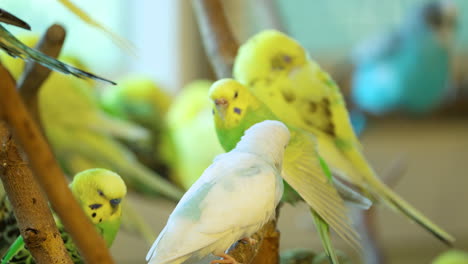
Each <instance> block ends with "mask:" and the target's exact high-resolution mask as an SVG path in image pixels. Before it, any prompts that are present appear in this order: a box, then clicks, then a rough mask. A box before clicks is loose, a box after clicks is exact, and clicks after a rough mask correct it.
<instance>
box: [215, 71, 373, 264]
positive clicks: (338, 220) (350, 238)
mask: <svg viewBox="0 0 468 264" xmlns="http://www.w3.org/2000/svg"><path fill="white" fill-rule="evenodd" d="M209 96H210V99H211V100H212V101H213V112H214V121H215V126H216V132H217V134H218V138H219V141H220V143H221V145H222V146H223V147H224V149H225V150H226V151H230V150H231V149H232V148H233V147H234V146H235V144H236V143H237V142H238V141H239V140H240V137H241V135H242V134H243V133H244V131H245V130H246V129H248V128H249V127H251V126H252V125H254V124H256V123H258V122H261V121H264V120H280V119H278V118H277V117H276V116H275V115H274V114H273V113H272V112H271V110H270V109H269V108H268V107H267V106H266V105H265V104H263V103H262V102H261V101H259V100H258V99H257V98H255V96H254V95H253V94H251V93H250V91H249V90H248V89H247V87H245V86H244V85H242V84H241V83H239V82H237V81H235V80H232V79H223V80H219V81H217V82H216V83H214V84H213V85H212V86H211V89H210V92H209ZM280 121H283V120H280ZM287 125H288V127H289V130H290V132H291V140H290V142H289V145H288V147H287V148H286V152H285V157H284V162H283V172H282V175H283V178H284V180H285V182H286V183H287V184H285V192H284V195H283V197H282V200H283V201H285V202H289V203H295V202H297V201H300V200H301V199H304V201H306V202H307V204H308V205H309V206H310V207H311V211H312V215H313V220H314V222H315V224H316V227H317V231H318V233H319V235H320V238H321V239H322V243H323V245H324V248H325V250H326V251H327V253H328V255H329V256H330V257H331V259H332V261H333V263H338V259H337V256H336V254H335V253H334V249H333V247H332V245H331V240H330V230H329V226H331V227H332V228H333V229H334V230H335V231H336V232H337V233H338V235H340V236H341V237H342V238H343V239H344V240H345V241H347V242H349V243H350V245H351V246H354V247H355V248H356V249H358V248H359V242H358V240H359V239H358V235H357V234H356V232H355V231H354V229H353V227H352V226H351V223H350V221H349V218H348V216H347V209H346V207H345V206H344V201H343V199H342V197H340V195H339V193H338V192H337V190H336V188H338V189H339V190H340V194H341V193H344V194H345V195H346V196H347V198H348V197H352V198H353V199H354V200H355V201H358V204H359V203H363V204H365V206H364V207H366V209H367V208H368V207H369V206H370V201H368V200H367V199H361V198H362V197H361V196H359V195H358V194H357V193H355V192H352V191H350V190H349V189H347V188H345V187H344V186H343V185H336V184H335V185H334V184H333V183H334V182H333V180H332V178H331V173H330V171H329V170H328V167H327V165H326V163H325V162H324V161H323V160H322V159H321V158H320V156H319V155H318V153H317V146H316V145H317V142H316V140H315V138H314V137H313V135H311V134H310V133H308V132H306V131H304V130H301V129H296V128H294V127H292V126H291V125H290V124H287ZM289 186H290V187H289ZM291 187H292V188H291ZM296 192H297V193H296ZM356 198H357V199H356ZM366 202H367V203H366Z"/></svg>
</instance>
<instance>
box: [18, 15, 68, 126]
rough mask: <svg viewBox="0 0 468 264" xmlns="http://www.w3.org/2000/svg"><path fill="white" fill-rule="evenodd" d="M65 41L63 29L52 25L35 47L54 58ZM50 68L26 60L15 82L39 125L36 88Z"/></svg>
mask: <svg viewBox="0 0 468 264" xmlns="http://www.w3.org/2000/svg"><path fill="white" fill-rule="evenodd" d="M64 41H65V29H64V28H63V27H62V26H60V25H56V24H54V25H52V26H50V27H49V28H48V29H47V32H46V33H45V34H44V35H43V36H42V38H41V40H40V41H39V43H38V44H37V45H36V47H35V48H36V49H37V50H39V51H41V52H42V53H44V54H46V55H48V56H50V57H53V58H56V57H58V55H59V54H60V51H61V50H62V45H63V42H64ZM50 71H51V70H50V69H49V68H47V67H44V66H42V65H40V64H39V63H35V62H33V61H28V62H27V63H26V66H25V68H24V71H23V74H22V75H21V77H20V78H19V81H18V83H17V87H18V91H19V93H20V95H21V98H22V99H23V101H24V103H25V105H26V106H28V109H29V112H30V113H31V115H32V117H33V118H34V120H35V121H36V124H39V125H41V122H40V118H39V109H38V106H39V103H38V102H39V100H38V98H37V97H38V90H39V87H41V85H42V84H43V83H44V81H45V80H46V79H47V77H48V76H49V74H50Z"/></svg>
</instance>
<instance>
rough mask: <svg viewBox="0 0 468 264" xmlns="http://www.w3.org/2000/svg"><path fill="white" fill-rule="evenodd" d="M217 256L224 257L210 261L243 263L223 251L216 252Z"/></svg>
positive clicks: (233, 263) (227, 263) (228, 263)
mask: <svg viewBox="0 0 468 264" xmlns="http://www.w3.org/2000/svg"><path fill="white" fill-rule="evenodd" d="M215 256H218V257H220V258H222V259H216V260H212V261H211V262H210V264H241V263H239V262H237V260H236V259H234V258H233V257H231V256H229V255H228V254H225V253H222V254H219V255H218V254H216V255H215Z"/></svg>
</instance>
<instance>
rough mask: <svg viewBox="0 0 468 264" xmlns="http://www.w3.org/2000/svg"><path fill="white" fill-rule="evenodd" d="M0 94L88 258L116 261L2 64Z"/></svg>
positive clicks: (17, 133)
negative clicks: (74, 192) (82, 207)
mask: <svg viewBox="0 0 468 264" xmlns="http://www.w3.org/2000/svg"><path fill="white" fill-rule="evenodd" d="M0 98H2V103H1V104H0V108H2V111H3V114H4V118H5V120H6V121H7V123H8V124H9V125H10V126H11V128H12V131H13V135H14V136H15V139H16V140H17V141H18V143H19V144H20V145H21V146H22V148H23V150H24V151H25V153H26V155H27V156H28V159H29V161H30V165H31V168H32V170H33V172H34V175H35V176H36V179H37V181H38V182H39V184H40V186H41V187H42V189H43V190H44V191H45V193H46V195H47V197H48V198H49V201H50V203H51V205H52V208H53V209H54V211H55V212H56V213H57V215H58V216H59V218H60V219H61V221H62V223H63V224H64V226H65V228H66V230H67V231H68V232H69V233H70V235H71V237H72V239H73V241H74V243H75V244H76V246H77V247H78V249H79V251H80V253H81V255H82V257H83V259H84V260H85V262H87V263H100V264H110V263H114V262H113V260H112V258H111V256H110V254H109V251H108V250H107V247H106V244H105V242H104V240H103V239H102V238H101V237H100V236H99V234H98V233H97V231H96V229H95V227H94V226H93V225H92V224H91V222H90V221H89V220H88V219H87V217H86V215H85V214H84V212H83V210H82V209H81V207H80V205H79V204H78V202H77V201H76V200H75V198H74V197H73V195H72V193H71V191H70V189H69V188H68V183H67V181H66V178H65V176H64V175H63V173H62V171H61V169H60V167H59V165H58V164H57V161H56V160H55V158H54V156H53V154H52V151H51V149H50V147H49V145H48V144H47V142H46V141H45V139H44V137H43V136H42V134H41V132H40V130H39V128H38V127H37V125H36V124H35V123H34V121H33V120H32V118H31V117H30V115H29V114H28V112H27V110H26V107H25V106H24V103H23V102H22V100H21V98H20V97H19V95H18V93H17V92H16V89H15V86H14V82H13V79H12V77H11V76H10V75H9V73H8V72H7V71H6V69H5V68H4V67H3V66H2V67H0Z"/></svg>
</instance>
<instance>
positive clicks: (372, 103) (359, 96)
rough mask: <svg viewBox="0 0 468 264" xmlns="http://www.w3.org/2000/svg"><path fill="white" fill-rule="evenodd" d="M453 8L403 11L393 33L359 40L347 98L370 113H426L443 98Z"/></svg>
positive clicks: (444, 3) (441, 4) (432, 5)
mask: <svg viewBox="0 0 468 264" xmlns="http://www.w3.org/2000/svg"><path fill="white" fill-rule="evenodd" d="M456 18H457V8H456V6H455V4H454V3H453V2H452V1H450V0H441V1H430V2H427V3H424V4H423V5H422V6H418V7H417V8H416V7H415V8H414V9H412V10H410V12H408V14H407V17H406V18H405V20H404V21H403V23H402V24H401V25H400V26H399V27H398V28H397V29H395V30H393V31H392V32H388V33H385V34H383V35H381V36H378V37H377V38H375V39H371V40H370V41H367V42H364V43H363V44H361V45H360V46H358V47H357V49H356V51H355V54H354V61H355V62H354V63H355V72H354V75H353V82H352V100H353V102H354V104H355V105H356V106H357V107H358V108H359V109H360V110H362V111H364V112H368V113H371V114H373V115H384V114H387V113H390V112H397V111H399V112H405V113H409V114H411V115H413V116H420V115H423V114H427V113H430V112H431V111H433V110H434V109H435V108H436V107H438V106H439V105H440V104H441V102H443V100H444V99H445V98H446V96H447V95H448V88H449V82H450V75H451V71H450V68H451V65H450V61H451V50H452V48H453V46H454V45H453V44H454V39H455V38H454V35H455V29H456V27H455V26H456Z"/></svg>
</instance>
